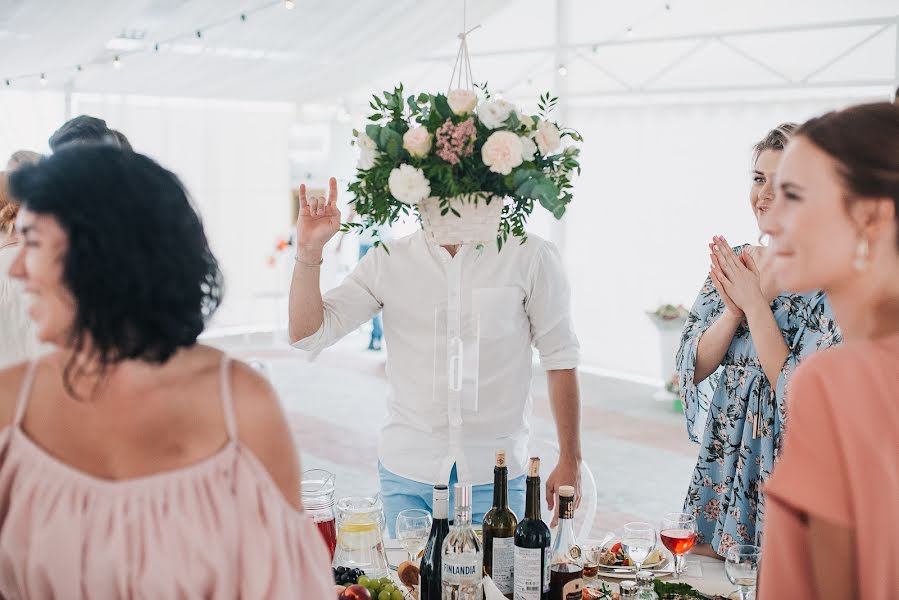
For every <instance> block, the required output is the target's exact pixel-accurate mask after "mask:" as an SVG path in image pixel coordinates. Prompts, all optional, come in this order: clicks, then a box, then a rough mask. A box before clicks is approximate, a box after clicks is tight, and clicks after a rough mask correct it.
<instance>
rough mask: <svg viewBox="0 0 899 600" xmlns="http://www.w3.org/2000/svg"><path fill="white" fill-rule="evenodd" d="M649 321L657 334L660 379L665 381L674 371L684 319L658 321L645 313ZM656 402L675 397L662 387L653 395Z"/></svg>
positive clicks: (653, 316)
mask: <svg viewBox="0 0 899 600" xmlns="http://www.w3.org/2000/svg"><path fill="white" fill-rule="evenodd" d="M647 314H648V316H649V318H650V320H652V322H653V324H654V325H655V326H656V329H657V330H658V332H659V359H660V365H661V371H662V378H663V379H664V380H665V381H668V379H669V378H670V377H671V375H672V374H673V373H674V371H675V369H676V365H675V360H674V359H675V357H676V355H677V349H678V348H679V347H680V339H681V334H682V333H683V329H684V325H685V324H686V323H687V320H686V319H682V318H676V319H660V318H658V317H656V316H655V315H654V314H652V313H647ZM653 398H655V399H656V400H659V401H662V400H672V399H674V398H676V396H675V395H674V394H672V393H670V392H669V391H668V390H666V389H665V388H664V386H663V387H662V389H660V390H659V391H658V392H656V393H655V394H654V395H653Z"/></svg>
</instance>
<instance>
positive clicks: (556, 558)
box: [549, 485, 584, 600]
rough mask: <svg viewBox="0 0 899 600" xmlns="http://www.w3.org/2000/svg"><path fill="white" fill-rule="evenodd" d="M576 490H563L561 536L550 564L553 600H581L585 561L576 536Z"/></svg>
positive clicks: (558, 535)
mask: <svg viewBox="0 0 899 600" xmlns="http://www.w3.org/2000/svg"><path fill="white" fill-rule="evenodd" d="M574 503H575V500H574V488H573V487H572V486H570V485H563V486H561V487H560V488H559V533H558V534H557V535H556V540H555V542H554V543H553V550H552V560H551V562H550V568H549V570H550V576H549V600H581V596H582V594H583V592H582V588H583V572H584V557H583V553H582V552H581V547H580V546H579V545H578V543H577V539H576V538H575V535H574Z"/></svg>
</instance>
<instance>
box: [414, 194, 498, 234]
mask: <svg viewBox="0 0 899 600" xmlns="http://www.w3.org/2000/svg"><path fill="white" fill-rule="evenodd" d="M474 198H475V197H474V196H468V197H466V196H456V197H454V198H450V206H452V207H453V208H454V209H455V210H456V212H458V213H459V215H461V216H458V217H457V216H456V215H455V214H454V213H453V212H452V211H450V212H448V213H446V214H445V215H442V214H440V211H441V209H440V199H439V198H436V197H431V198H428V199H426V200H425V201H424V202H422V203H420V204H419V205H418V212H419V214H420V215H421V224H422V228H423V229H424V231H425V234H426V235H427V236H428V237H429V238H431V240H432V241H434V243H436V244H437V245H439V246H455V245H456V244H486V243H488V242H493V241H496V236H497V235H498V233H499V223H500V219H501V218H502V214H503V199H502V198H499V197H497V196H493V197H491V198H490V203H489V204H488V203H487V198H484V197H480V196H479V197H477V202H475V200H474Z"/></svg>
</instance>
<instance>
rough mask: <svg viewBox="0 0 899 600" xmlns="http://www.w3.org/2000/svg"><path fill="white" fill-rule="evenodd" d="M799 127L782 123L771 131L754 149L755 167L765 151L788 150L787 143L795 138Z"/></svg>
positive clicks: (753, 160) (753, 159)
mask: <svg viewBox="0 0 899 600" xmlns="http://www.w3.org/2000/svg"><path fill="white" fill-rule="evenodd" d="M797 127H799V126H798V125H797V124H796V123H781V124H780V125H778V126H777V127H775V128H774V129H772V130H771V131H769V132H768V133H767V134H766V135H765V137H764V138H762V139H761V140H760V141H759V142H758V143H757V144H756V145H755V146H753V147H752V164H753V165H755V163H756V162H758V160H759V156H761V155H762V152H764V151H765V150H783V149H784V148H786V147H787V142H789V141H790V138H791V137H793V133H794V132H795V131H796V128H797Z"/></svg>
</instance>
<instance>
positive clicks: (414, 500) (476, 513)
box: [378, 463, 525, 538]
mask: <svg viewBox="0 0 899 600" xmlns="http://www.w3.org/2000/svg"><path fill="white" fill-rule="evenodd" d="M378 474H379V475H380V476H381V497H382V498H383V499H384V514H385V515H386V517H387V531H388V532H389V533H390V537H392V538H395V537H396V517H397V515H399V514H400V512H402V511H404V510H406V509H407V508H420V509H423V510H426V511H428V512H433V509H434V507H433V506H432V504H433V501H434V486H432V485H430V484H427V483H419V482H417V481H412V480H411V479H406V478H404V477H400V476H399V475H394V474H393V473H391V472H390V471H388V470H387V469H385V468H384V465H382V464H381V463H378ZM458 481H459V479H458V477H457V475H456V467H455V466H453V471H452V473H450V479H449V482H447V483H448V485H449V489H450V498H449V517H450V521H452V520H453V506H454V504H453V497H454V494H453V485H454V484H456V483H458ZM524 496H525V476H524V475H522V476H521V477H518V478H517V479H511V480H509V508H511V509H512V512H514V513H515V515H516V516H517V517H518V518H519V519H520V518H522V517H523V516H524ZM471 498H472V502H471V504H472V507H471V522H472V523H474V524H475V525H480V524H481V523H483V522H484V515H485V514H486V513H487V511H488V510H490V508H491V507H492V506H493V484H492V483H488V484H485V485H476V486H474V487H473V488H472V490H471Z"/></svg>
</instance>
